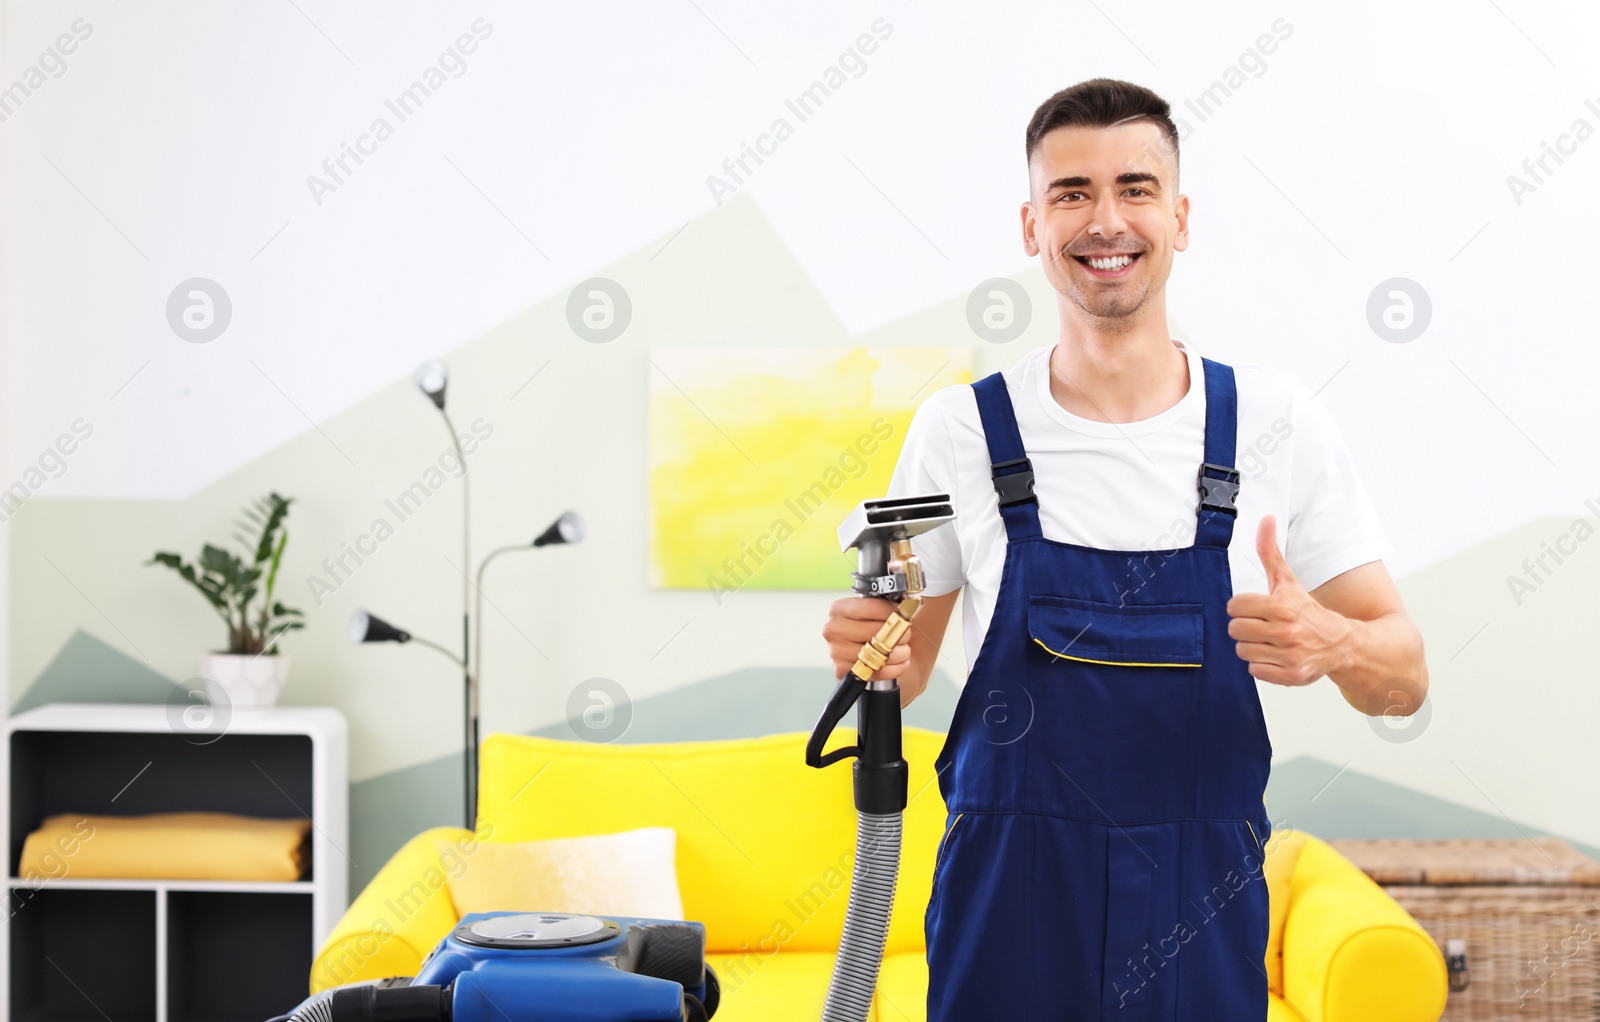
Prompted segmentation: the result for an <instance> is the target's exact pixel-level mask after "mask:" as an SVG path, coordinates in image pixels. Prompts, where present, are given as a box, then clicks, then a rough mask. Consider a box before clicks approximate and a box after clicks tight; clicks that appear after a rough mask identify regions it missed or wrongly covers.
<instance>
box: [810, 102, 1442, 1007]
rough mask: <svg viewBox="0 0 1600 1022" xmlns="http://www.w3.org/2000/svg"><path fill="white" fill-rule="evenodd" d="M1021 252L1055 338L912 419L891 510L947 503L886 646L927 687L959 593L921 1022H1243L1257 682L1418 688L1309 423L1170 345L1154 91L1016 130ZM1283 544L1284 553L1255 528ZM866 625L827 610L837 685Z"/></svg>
mask: <svg viewBox="0 0 1600 1022" xmlns="http://www.w3.org/2000/svg"><path fill="white" fill-rule="evenodd" d="M1027 160H1028V176H1029V197H1028V200H1027V201H1026V202H1024V203H1023V204H1022V209H1021V220H1022V223H1021V226H1022V242H1023V248H1024V249H1025V250H1026V251H1027V253H1028V254H1029V255H1030V256H1037V257H1038V258H1039V261H1040V264H1041V266H1042V268H1043V271H1044V275H1045V278H1046V279H1047V280H1048V281H1049V283H1050V285H1051V287H1052V288H1053V289H1054V290H1055V292H1056V295H1057V301H1056V307H1057V314H1058V318H1059V323H1060V328H1059V339H1058V340H1057V342H1056V343H1055V344H1053V345H1050V346H1047V347H1042V348H1039V349H1037V350H1034V351H1032V352H1029V353H1028V354H1026V355H1024V356H1023V357H1022V359H1021V360H1020V361H1019V362H1017V364H1016V365H1014V366H1013V367H1012V368H1010V369H1007V370H1005V371H1004V372H1000V373H995V374H993V375H992V376H989V377H988V378H986V379H984V380H981V381H979V382H978V383H976V384H973V385H971V386H966V385H962V386H956V387H949V388H946V389H944V390H941V391H939V392H937V393H935V394H933V395H932V396H930V397H929V399H928V400H927V401H925V402H924V403H923V405H922V406H921V407H920V408H918V410H917V413H916V415H915V416H914V418H913V421H912V425H911V428H910V430H909V431H908V433H907V436H906V440H905V445H904V448H903V449H902V452H901V455H900V460H899V463H898V465H897V467H896V469H895V475H894V480H893V483H892V484H891V488H890V495H891V496H907V495H912V494H919V493H929V492H945V493H949V494H950V495H951V498H952V500H953V503H954V506H955V510H956V514H957V518H956V520H955V522H954V523H952V525H951V526H950V527H948V528H943V529H938V530H935V531H933V532H931V533H928V534H926V535H923V536H919V537H918V538H917V541H916V549H917V552H918V555H919V557H920V559H921V560H922V562H923V566H924V570H925V573H926V576H927V587H926V590H925V595H926V597H928V598H927V599H925V601H924V606H923V608H922V610H921V612H920V614H919V615H918V617H917V619H916V622H915V623H914V625H913V627H912V629H911V631H910V633H909V636H908V638H907V640H906V641H904V642H903V643H902V645H901V646H900V647H899V648H897V649H896V650H895V652H894V655H893V656H892V657H891V659H890V661H889V663H888V664H887V665H886V666H885V667H884V668H883V669H881V670H880V671H879V672H878V673H877V674H876V675H875V676H874V677H881V678H888V677H895V678H898V679H899V682H900V686H901V691H902V700H903V701H905V702H909V701H910V700H912V699H914V698H916V696H917V695H918V694H919V693H920V692H921V691H922V690H923V688H924V687H925V686H926V685H927V681H928V677H929V674H930V673H931V672H932V669H933V665H934V662H935V660H936V658H937V657H938V655H939V645H940V641H941V639H942V637H943V635H944V632H945V627H946V625H947V623H948V622H949V619H950V614H951V610H952V608H953V606H954V603H955V599H956V595H957V593H958V592H961V591H965V592H966V594H967V598H966V600H965V601H964V602H963V624H964V638H965V641H966V649H967V660H968V662H967V667H968V676H967V683H966V686H965V688H964V690H963V692H962V695H961V698H960V701H959V703H958V705H957V708H956V712H955V718H954V720H953V722H952V724H951V728H950V734H949V736H948V738H947V740H946V743H945V747H944V750H943V752H942V753H941V754H940V757H939V761H938V764H937V767H938V770H939V780H940V788H941V791H942V792H943V794H944V798H945V803H946V805H947V807H948V809H949V818H948V821H947V823H946V830H945V833H944V837H943V839H942V841H941V843H940V846H939V849H938V853H937V859H936V864H935V867H934V886H933V894H932V898H931V900H930V901H929V904H928V911H927V920H926V922H927V939H928V968H929V990H928V1017H929V1019H931V1020H935V1022H954V1020H957V1019H962V1020H967V1019H979V1018H1023V1019H1044V1018H1052V1019H1072V1020H1083V1019H1098V1018H1112V1019H1123V1020H1134V1019H1151V1020H1154V1019H1160V1020H1164V1022H1165V1020H1182V1022H1187V1020H1194V1019H1226V1020H1229V1022H1240V1020H1252V1022H1254V1020H1262V1019H1265V1018H1266V1017H1267V985H1266V983H1267V981H1266V973H1265V972H1264V969H1263V957H1264V954H1265V951H1266V944H1267V931H1268V905H1267V889H1266V883H1265V882H1264V879H1263V860H1264V856H1265V854H1266V850H1265V844H1266V842H1267V839H1268V837H1269V835H1270V833H1271V824H1270V822H1269V821H1268V819H1267V815H1266V810H1265V806H1264V802H1263V799H1264V792H1265V789H1266V783H1267V775H1268V771H1269V767H1270V762H1271V758H1272V745H1271V742H1270V741H1269V738H1268V734H1267V727H1266V721H1265V718H1264V716H1263V714H1262V708H1261V699H1260V693H1259V691H1258V689H1257V684H1256V683H1257V681H1258V680H1259V681H1261V682H1267V683H1271V684H1275V685H1285V686H1301V685H1310V684H1313V683H1316V682H1319V681H1321V680H1322V679H1324V678H1326V679H1329V682H1331V683H1332V684H1334V685H1336V686H1337V687H1338V689H1339V691H1340V693H1341V694H1342V696H1343V697H1344V699H1345V701H1346V702H1348V703H1349V704H1350V705H1351V706H1353V707H1354V708H1355V709H1356V710H1359V711H1360V712H1362V713H1366V714H1373V715H1375V714H1382V713H1393V714H1400V715H1409V714H1411V713H1414V712H1415V711H1416V710H1417V708H1418V707H1419V706H1420V704H1421V702H1422V699H1423V696H1424V695H1425V694H1426V692H1427V684H1428V683H1427V666H1426V663H1425V662H1424V659H1423V648H1422V640H1421V636H1420V634H1419V633H1418V631H1417V629H1416V626H1415V625H1414V624H1413V623H1412V621H1411V620H1410V618H1409V617H1408V615H1407V614H1406V612H1405V608H1404V606H1403V605H1402V603H1401V600H1400V596H1399V594H1398V592H1397V591H1396V589H1395V587H1394V583H1393V582H1392V581H1391V579H1390V577H1389V574H1388V571H1387V570H1386V569H1385V568H1384V565H1383V562H1382V560H1381V559H1380V558H1381V557H1382V556H1383V555H1384V554H1385V553H1387V552H1389V550H1390V549H1392V548H1391V546H1390V544H1389V543H1388V541H1387V539H1386V537H1385V535H1384V533H1383V530H1382V528H1381V525H1380V524H1379V522H1378V519H1377V515H1376V513H1375V511H1374V509H1373V506H1372V503H1371V501H1370V500H1369V499H1368V497H1367V495H1366V492H1365V490H1364V489H1363V487H1362V484H1361V481H1360V478H1359V477H1358V475H1357V473H1356V471H1355V468H1354V466H1353V465H1352V463H1351V461H1350V458H1349V455H1348V453H1347V451H1346V449H1345V447H1344V445H1343V443H1342V441H1341V439H1340V437H1339V434H1338V431H1337V429H1336V428H1335V426H1334V424H1333V422H1332V420H1331V419H1330V418H1329V417H1328V415H1327V413H1326V412H1325V411H1323V410H1322V409H1321V407H1320V406H1318V405H1317V404H1315V403H1314V402H1313V400H1312V397H1313V395H1312V394H1311V392H1310V391H1309V390H1307V388H1306V387H1305V386H1304V385H1302V384H1301V383H1299V381H1297V380H1295V379H1294V378H1293V377H1290V376H1288V375H1286V374H1284V373H1282V372H1279V371H1277V370H1274V369H1270V368H1268V367H1265V366H1259V365H1241V366H1239V367H1238V368H1237V370H1236V369H1235V368H1234V367H1232V366H1229V365H1225V364H1223V363H1220V362H1217V361H1214V360H1212V359H1209V358H1205V357H1203V356H1201V355H1200V354H1199V352H1197V351H1196V350H1194V349H1193V348H1192V347H1191V346H1189V345H1188V344H1185V343H1183V342H1181V341H1177V340H1175V339H1173V338H1172V336H1171V334H1170V332H1169V330H1168V325H1167V313H1166V283H1167V277H1168V275H1169V274H1170V273H1171V270H1172V264H1173V259H1174V254H1175V253H1177V252H1181V251H1184V250H1185V249H1187V248H1188V246H1189V198H1188V196H1186V195H1182V194H1180V193H1179V191H1178V138H1177V131H1176V129H1175V127H1174V125H1173V123H1172V120H1171V116H1170V110H1169V107H1168V105H1167V103H1166V102H1165V101H1163V100H1162V99H1161V98H1160V97H1159V96H1157V95H1156V94H1154V93H1153V92H1150V91H1149V90H1148V89H1144V88H1141V87H1139V86H1137V85H1133V84H1130V83H1127V82H1119V81H1111V80H1107V79H1094V80H1092V81H1087V82H1083V83H1080V84H1078V85H1075V86H1073V87H1071V88H1069V89H1065V90H1063V91H1061V92H1059V93H1057V94H1056V95H1054V96H1052V97H1050V98H1049V99H1048V100H1046V101H1045V103H1044V104H1043V105H1042V106H1040V107H1039V109H1038V111H1037V112H1036V113H1035V114H1034V116H1033V119H1032V121H1031V122H1030V123H1029V125H1028V129H1027ZM1280 522H1282V523H1284V528H1283V547H1282V550H1280V548H1279V544H1278V523H1280ZM889 612H890V605H889V604H888V603H887V602H886V601H882V600H871V599H861V598H859V597H849V598H846V599H842V600H839V601H837V602H836V603H834V605H833V607H832V608H831V610H830V614H829V619H828V622H827V624H826V625H825V627H824V629H823V635H824V638H825V639H826V640H827V641H828V644H829V649H830V655H831V657H832V659H833V661H834V664H835V675H836V677H843V676H844V673H845V671H846V670H848V669H849V668H850V666H851V665H852V664H853V663H854V661H855V657H856V655H857V654H858V652H859V651H860V648H861V645H862V643H864V642H865V641H866V640H867V639H869V638H871V637H872V636H873V635H874V634H875V633H876V631H877V628H878V625H879V624H880V623H881V621H882V620H883V619H884V618H885V617H886V616H887V614H888V613H889Z"/></svg>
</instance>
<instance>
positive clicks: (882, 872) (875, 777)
mask: <svg viewBox="0 0 1600 1022" xmlns="http://www.w3.org/2000/svg"><path fill="white" fill-rule="evenodd" d="M953 518H955V511H954V510H953V509H952V508H951V506H950V497H949V495H948V494H944V493H934V494H928V495H926V496H921V497H900V498H896V499H893V500H868V501H864V502H862V504H861V506H860V507H858V508H856V509H855V510H854V511H852V512H851V513H850V517H848V518H846V519H845V520H844V524H843V525H840V526H839V549H840V550H849V549H850V548H851V547H854V548H855V549H856V552H857V566H858V570H857V571H855V572H854V573H853V575H852V577H853V578H854V579H855V583H854V585H853V586H852V587H851V588H852V589H853V590H854V591H855V592H856V593H857V594H859V595H861V596H877V597H881V598H884V599H887V600H891V601H893V603H894V612H893V613H891V614H890V615H889V617H888V619H887V620H885V621H884V623H883V627H882V628H880V629H879V630H878V634H877V635H875V636H873V637H872V638H871V639H870V640H868V641H867V644H866V645H864V646H862V647H861V654H860V656H859V657H857V659H856V662H855V666H854V667H852V668H851V669H850V671H849V673H848V674H846V675H845V676H844V680H842V681H840V682H839V687H838V688H836V689H834V691H833V696H832V697H831V698H829V700H828V705H827V707H826V708H824V709H823V711H822V717H821V718H820V719H819V720H818V721H817V726H816V729H815V730H813V731H812V732H811V739H810V741H808V742H807V743H806V763H807V765H809V766H814V767H825V766H828V765H829V764H832V763H837V762H838V761H839V760H841V759H848V758H850V757H852V756H853V757H855V761H856V762H855V764H854V767H855V801H856V861H855V868H854V871H853V874H852V876H851V878H850V904H849V907H848V908H846V909H845V917H844V936H843V938H842V939H841V940H840V942H839V957H838V958H837V959H835V960H834V964H833V982H832V983H831V984H830V985H829V987H828V1000H827V1003H826V1005H825V1006H824V1007H823V1009H822V1019H823V1022H866V1018H867V1014H868V1012H870V1011H871V1009H872V993H873V990H874V989H875V988H876V987H877V985H878V968H879V966H880V965H882V963H883V946H884V941H885V939H886V938H887V936H888V933H889V916H890V913H891V912H892V911H893V909H894V888H895V880H896V879H897V877H898V874H899V871H900V828H901V817H902V814H903V813H904V812H905V808H906V786H907V778H908V776H909V772H908V770H907V767H906V761H905V760H904V759H902V758H901V755H900V684H899V682H897V681H895V680H894V679H893V678H888V679H879V680H876V681H868V680H867V679H869V678H871V677H872V675H873V674H874V673H875V672H876V671H877V670H878V669H879V668H881V667H883V665H884V664H885V663H887V662H888V660H889V654H890V653H892V652H893V651H894V648H895V645H896V644H897V643H899V641H900V639H901V637H902V636H903V635H904V634H905V633H906V630H907V629H908V628H910V627H911V619H912V618H913V617H915V616H916V613H917V611H918V609H920V607H921V606H922V588H923V578H922V562H921V561H919V560H917V555H916V554H915V553H913V552H912V551H911V537H912V536H916V535H920V534H921V533H924V532H927V531H929V530H930V529H935V528H938V527H939V526H941V525H943V524H944V523H945V522H948V521H950V520H952V519H953ZM851 706H856V707H857V709H856V732H857V739H856V744H855V745H851V746H846V747H844V748H840V749H835V750H833V751H832V752H829V753H827V754H824V753H823V751H822V747H823V746H824V745H825V744H826V743H827V741H828V737H829V736H830V735H832V734H833V729H834V727H835V726H837V725H838V723H839V721H840V720H841V719H843V717H844V715H845V713H846V712H848V711H849V709H850V707H851Z"/></svg>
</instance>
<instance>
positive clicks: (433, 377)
mask: <svg viewBox="0 0 1600 1022" xmlns="http://www.w3.org/2000/svg"><path fill="white" fill-rule="evenodd" d="M411 380H412V382H413V383H415V384H416V385H417V389H418V390H420V391H422V392H423V393H424V394H426V395H427V396H428V400H429V401H432V402H433V404H434V407H436V408H438V409H439V410H440V411H441V412H442V411H444V389H445V387H446V386H448V385H449V383H450V367H449V366H447V365H445V364H444V363H443V362H424V363H422V364H421V365H419V366H417V371H416V372H414V373H412V374H411Z"/></svg>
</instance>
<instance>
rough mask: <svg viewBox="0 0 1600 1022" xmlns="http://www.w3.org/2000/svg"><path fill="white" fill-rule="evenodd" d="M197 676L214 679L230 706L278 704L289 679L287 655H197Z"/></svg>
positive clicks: (261, 707)
mask: <svg viewBox="0 0 1600 1022" xmlns="http://www.w3.org/2000/svg"><path fill="white" fill-rule="evenodd" d="M200 677H202V678H205V679H206V680H208V681H212V682H215V683H216V684H217V686H218V687H219V688H221V689H222V691H223V693H224V694H226V695H227V697H228V701H229V703H231V704H232V707H233V709H235V710H265V709H268V708H270V707H272V706H274V705H276V704H277V702H278V693H280V692H282V691H283V683H284V682H285V681H287V680H288V679H289V658H288V657H287V656H285V655H284V654H282V653H266V654H262V655H260V656H255V655H249V654H237V653H207V654H206V655H205V656H202V657H201V658H200Z"/></svg>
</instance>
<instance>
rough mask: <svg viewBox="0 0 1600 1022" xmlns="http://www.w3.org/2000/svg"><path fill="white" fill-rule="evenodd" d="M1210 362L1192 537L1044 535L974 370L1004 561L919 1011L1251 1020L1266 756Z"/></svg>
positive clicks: (1015, 447) (1229, 433)
mask: <svg viewBox="0 0 1600 1022" xmlns="http://www.w3.org/2000/svg"><path fill="white" fill-rule="evenodd" d="M1201 361H1202V364H1203V365H1204V367H1205V373H1204V375H1205V388H1206V390H1205V394H1206V428H1205V456H1204V462H1203V465H1202V466H1201V468H1200V470H1199V473H1198V481H1197V490H1198V492H1199V495H1200V501H1199V506H1198V508H1197V512H1196V514H1197V530H1196V537H1195V542H1194V544H1193V545H1192V546H1187V547H1181V548H1175V549H1163V550H1142V551H1132V550H1101V549H1098V548H1095V547H1087V546H1080V545H1077V544H1073V543H1064V542H1058V541H1056V540H1050V539H1045V538H1044V536H1043V535H1042V533H1041V532H1040V530H1039V503H1038V500H1037V499H1036V498H1035V497H1034V496H1033V473H1032V467H1031V464H1030V463H1029V461H1028V459H1027V456H1026V452H1025V451H1024V450H1023V446H1022V438H1021V435H1020V434H1019V433H1018V431H1017V421H1016V416H1015V414H1014V413H1013V410H1012V406H1011V399H1010V396H1009V394H1008V393H1007V390H1006V385H1005V381H1004V379H1003V378H1002V376H1001V375H1000V374H999V373H996V374H994V375H992V376H990V377H988V378H987V379H984V380H981V381H979V382H978V383H976V384H974V385H973V389H974V390H975V391H976V392H977V398H978V410H979V412H980V414H981V415H982V419H983V429H984V434H985V436H986V437H987V440H988V445H989V457H990V460H991V461H992V463H993V469H992V474H993V476H994V481H995V489H996V491H997V492H998V494H999V503H1000V506H1001V507H1000V514H1001V516H1002V517H1003V518H1004V520H1005V527H1006V536H1007V543H1006V559H1005V567H1004V569H1003V573H1002V575H1001V580H1000V591H999V595H998V596H997V598H996V602H995V608H994V617H993V619H992V620H991V622H990V624H989V631H988V634H987V635H986V636H985V637H984V642H983V646H982V648H981V649H980V651H979V653H978V658H977V661H976V663H975V664H974V665H973V668H972V672H971V675H970V677H968V679H967V684H966V688H965V690H964V691H963V692H962V695H961V699H960V701H959V703H958V704H957V706H956V711H955V718H954V721H953V722H952V724H951V728H950V733H949V736H948V738H947V739H946V741H945V745H944V749H943V751H942V752H941V753H940V755H939V758H938V761H937V764H936V765H937V768H938V771H939V775H938V776H939V783H940V790H941V791H942V792H943V793H944V798H945V803H946V805H947V807H948V809H949V818H948V821H947V823H946V824H945V833H944V837H943V838H942V840H941V843H940V847H939V852H938V859H937V861H936V864H935V866H934V883H933V895H932V898H931V899H930V901H929V903H928V911H927V916H926V925H927V946H928V971H929V984H928V1019H929V1022H957V1020H960V1022H971V1020H977V1019H994V1020H1001V1019H1004V1020H1012V1019H1017V1020H1027V1022H1039V1020H1045V1019H1051V1020H1064V1022H1065V1020H1071V1022H1083V1020H1090V1019H1117V1020H1121V1022H1135V1020H1138V1022H1196V1020H1204V1022H1212V1020H1217V1022H1223V1020H1225V1022H1261V1020H1264V1019H1265V1018H1266V1015H1267V977H1266V972H1265V971H1264V970H1265V966H1264V964H1263V959H1264V957H1265V953H1266V946H1267V927H1268V909H1267V885H1266V880H1265V878H1264V875H1263V872H1262V866H1263V848H1264V845H1265V843H1266V841H1267V839H1268V836H1269V834H1270V824H1269V822H1268V820H1267V815H1266V809H1265V806H1264V805H1263V797H1264V793H1265V791H1266V785H1267V773H1268V768H1269V764H1270V761H1271V758H1272V745H1271V743H1270V741H1269V740H1268V737H1267V728H1266V721H1265V719H1264V718H1263V716H1262V712H1261V701H1260V697H1259V695H1258V694H1257V691H1256V683H1255V679H1254V677H1252V676H1251V674H1250V672H1249V669H1248V665H1247V664H1246V663H1245V662H1244V661H1243V660H1241V659H1239V657H1238V654H1237V653H1236V651H1235V646H1234V640H1233V639H1232V638H1231V637H1230V636H1229V635H1228V612H1227V603H1228V600H1229V599H1230V598H1231V597H1232V595H1233V583H1232V579H1231V576H1230V573H1229V568H1228V541H1229V538H1230V537H1231V536H1232V534H1233V523H1234V518H1235V516H1236V514H1237V511H1236V509H1235V504H1234V499H1235V497H1236V496H1237V494H1238V488H1239V487H1238V482H1239V475H1238V473H1237V472H1236V471H1235V470H1234V468H1233V458H1234V440H1235V432H1236V418H1237V416H1236V403H1235V391H1234V376H1233V369H1232V367H1231V366H1227V365H1223V364H1221V363H1218V362H1213V361H1212V360H1210V359H1204V358H1203V359H1202V360H1201Z"/></svg>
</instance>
